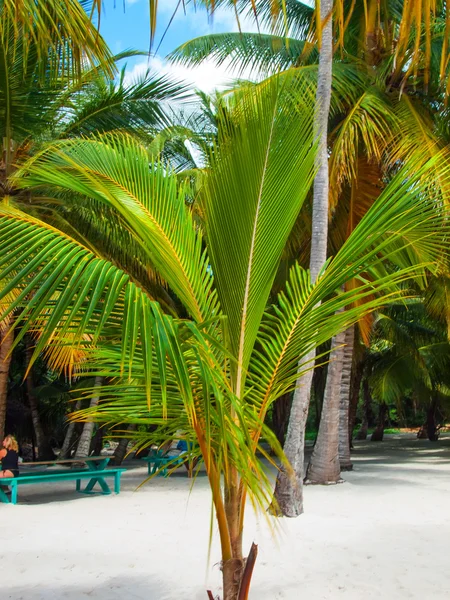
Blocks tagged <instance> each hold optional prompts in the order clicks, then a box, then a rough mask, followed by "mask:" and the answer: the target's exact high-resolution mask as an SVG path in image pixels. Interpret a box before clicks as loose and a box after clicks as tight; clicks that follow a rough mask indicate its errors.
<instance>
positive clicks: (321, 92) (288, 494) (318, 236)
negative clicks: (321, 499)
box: [275, 0, 333, 517]
mask: <svg viewBox="0 0 450 600" xmlns="http://www.w3.org/2000/svg"><path fill="white" fill-rule="evenodd" d="M318 2H319V0H318ZM332 10H333V0H320V12H321V16H322V19H323V23H324V26H323V28H322V43H321V48H320V56H319V70H318V77H317V93H316V113H315V117H314V126H315V132H316V139H317V140H318V151H317V158H316V165H317V174H316V177H315V179H314V195H313V215H312V237H311V258H310V263H309V268H310V272H311V281H313V282H315V280H316V279H317V275H318V273H319V272H320V269H321V268H322V266H323V264H324V263H325V261H326V258H327V240H328V196H329V177H328V151H327V138H328V115H329V112H330V99H331V78H332V67H333V25H332ZM307 359H310V360H311V361H312V360H314V352H311V355H310V356H308V357H307ZM311 381H312V371H310V372H308V373H307V374H305V375H304V376H303V377H302V378H301V379H300V380H299V381H297V387H296V390H295V392H294V397H293V401H292V408H291V416H290V419H289V426H288V431H287V435H286V442H285V445H284V453H285V455H286V457H287V459H288V461H289V462H290V464H291V466H292V468H293V472H294V476H292V475H289V474H287V473H286V472H285V470H280V472H279V474H278V477H277V482H276V486H275V499H276V501H277V503H278V507H279V510H280V511H281V513H282V514H283V515H284V516H287V517H296V516H298V515H300V514H301V513H302V512H303V471H304V445H305V426H306V419H307V417H308V408H309V401H310V398H311Z"/></svg>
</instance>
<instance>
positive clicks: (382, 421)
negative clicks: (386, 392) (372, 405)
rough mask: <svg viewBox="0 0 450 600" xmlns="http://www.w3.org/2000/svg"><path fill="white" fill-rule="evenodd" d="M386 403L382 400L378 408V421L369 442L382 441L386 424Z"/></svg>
mask: <svg viewBox="0 0 450 600" xmlns="http://www.w3.org/2000/svg"><path fill="white" fill-rule="evenodd" d="M386 414H387V405H386V404H385V403H384V402H383V403H382V404H380V406H379V409H378V423H377V426H376V428H375V430H374V432H373V433H372V437H371V438H370V441H371V442H382V441H383V436H384V428H385V426H386Z"/></svg>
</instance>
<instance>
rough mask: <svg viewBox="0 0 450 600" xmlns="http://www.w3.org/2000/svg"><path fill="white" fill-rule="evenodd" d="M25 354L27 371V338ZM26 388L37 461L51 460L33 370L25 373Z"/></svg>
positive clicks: (29, 353) (29, 350) (29, 348)
mask: <svg viewBox="0 0 450 600" xmlns="http://www.w3.org/2000/svg"><path fill="white" fill-rule="evenodd" d="M25 353H26V364H27V369H29V366H30V363H31V357H32V356H33V346H32V341H31V339H30V338H29V337H28V336H26V337H25ZM26 386H27V396H28V404H29V405H30V413H31V420H32V422H33V430H34V435H35V440H36V446H37V459H38V460H52V459H53V458H54V457H55V454H54V452H53V449H52V447H51V445H50V442H49V440H48V438H47V436H46V435H45V432H44V428H43V427H42V423H41V417H40V415H39V404H38V400H37V398H36V396H35V393H34V383H33V368H31V369H29V371H28V373H27V376H26Z"/></svg>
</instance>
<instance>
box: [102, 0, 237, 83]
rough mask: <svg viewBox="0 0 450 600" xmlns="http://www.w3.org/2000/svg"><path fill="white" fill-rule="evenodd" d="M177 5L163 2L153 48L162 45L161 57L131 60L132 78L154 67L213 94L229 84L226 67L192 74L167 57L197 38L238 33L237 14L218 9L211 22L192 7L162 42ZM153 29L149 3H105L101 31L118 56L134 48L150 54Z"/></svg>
mask: <svg viewBox="0 0 450 600" xmlns="http://www.w3.org/2000/svg"><path fill="white" fill-rule="evenodd" d="M114 3H115V8H114ZM177 3H178V0H159V7H158V29H157V34H156V38H155V44H154V48H153V51H155V50H156V49H157V47H158V45H160V47H159V49H158V54H157V56H153V57H152V58H150V60H149V59H148V58H145V57H140V58H133V59H129V60H128V61H127V72H128V74H129V78H130V79H133V78H134V77H136V76H138V75H139V74H141V73H142V72H143V71H145V70H146V69H147V67H148V66H150V68H151V69H152V70H154V71H158V72H162V73H167V74H169V75H172V76H173V77H177V78H182V79H185V80H187V81H191V82H192V84H193V85H195V86H198V87H201V88H202V89H205V90H206V91H211V90H212V89H213V88H214V87H215V86H216V85H220V83H222V82H223V83H226V82H227V79H229V77H230V76H232V74H231V73H229V72H227V70H226V68H225V67H222V68H221V69H217V67H215V66H214V65H212V64H211V63H209V64H205V65H204V66H201V67H199V68H197V69H195V71H192V70H188V69H186V68H183V67H180V66H172V65H169V64H168V63H167V62H166V61H165V57H166V55H167V54H168V53H169V52H170V51H171V50H173V49H175V48H176V47H177V46H179V45H180V44H182V43H183V42H185V41H187V40H190V39H192V38H194V37H198V36H200V35H206V34H208V33H212V32H220V31H231V30H237V24H236V20H235V16H234V14H233V11H229V10H226V11H225V10H218V11H216V12H215V13H214V17H213V19H212V20H211V19H208V15H207V14H206V12H205V11H204V10H203V9H197V11H195V10H194V8H193V6H192V4H191V5H190V6H189V5H188V6H187V9H186V10H187V14H186V15H185V14H184V13H183V10H182V9H181V10H178V12H177V15H176V17H175V18H174V20H173V22H172V24H171V25H170V27H169V30H168V32H167V34H166V36H165V38H164V40H163V41H162V42H161V37H162V35H163V32H164V30H165V29H166V27H167V25H168V23H169V20H170V17H171V16H172V14H173V11H174V8H175V7H176V5H177ZM149 29H150V26H149V3H148V0H125V8H124V5H123V0H115V2H114V1H113V0H109V1H108V2H105V3H104V11H103V13H102V20H101V25H100V31H101V33H102V35H103V37H104V38H105V39H106V41H107V42H108V44H109V46H110V47H111V49H112V51H113V52H114V53H116V52H120V51H122V50H126V49H130V48H134V49H138V50H144V51H148V49H149ZM246 29H248V27H246ZM160 42H161V44H160Z"/></svg>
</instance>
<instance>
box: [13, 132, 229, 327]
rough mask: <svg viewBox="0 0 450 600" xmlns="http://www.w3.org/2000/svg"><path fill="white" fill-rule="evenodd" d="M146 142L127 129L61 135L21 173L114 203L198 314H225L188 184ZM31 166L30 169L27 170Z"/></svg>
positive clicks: (34, 183)
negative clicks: (156, 160) (188, 199)
mask: <svg viewBox="0 0 450 600" xmlns="http://www.w3.org/2000/svg"><path fill="white" fill-rule="evenodd" d="M150 159H151V157H150V156H149V155H148V151H147V149H146V148H144V147H143V146H141V145H140V144H139V143H138V142H137V141H136V140H135V139H132V138H130V137H129V136H125V135H119V134H117V135H114V136H113V135H109V136H103V137H100V138H98V137H97V138H90V139H85V140H73V141H71V140H68V141H62V142H59V143H57V144H55V145H53V146H50V147H49V148H48V149H46V150H44V151H43V152H41V153H40V154H38V155H37V156H36V157H35V158H33V159H32V160H31V161H29V162H28V163H27V164H26V165H25V166H24V168H23V169H22V170H21V171H20V172H19V173H18V175H17V177H16V181H17V184H18V185H21V186H26V187H28V188H32V187H39V186H42V185H46V186H49V185H51V186H54V188H55V189H57V190H66V191H72V192H75V193H77V194H82V195H84V196H85V197H88V198H93V199H95V200H97V201H98V202H99V203H102V204H104V205H106V206H109V207H111V208H112V209H114V210H115V211H116V213H118V214H119V215H120V217H121V219H122V221H123V223H124V224H125V226H126V227H127V228H128V229H129V230H130V231H131V232H132V233H133V236H134V238H135V240H137V241H138V243H139V244H140V245H141V248H142V250H143V251H144V252H145V253H147V255H148V258H149V261H150V263H151V264H152V265H154V266H155V267H156V268H157V269H158V271H159V273H160V275H161V277H162V278H163V279H164V280H165V281H167V282H168V283H169V285H170V286H171V287H172V289H173V290H174V292H175V293H176V294H177V296H178V297H179V298H180V300H181V301H182V302H183V304H184V305H185V306H186V308H187V310H188V311H189V312H190V314H191V315H192V316H193V318H194V319H196V320H197V321H202V320H205V319H208V318H210V317H211V316H212V315H213V314H217V311H218V307H217V300H216V296H215V293H214V291H213V289H212V284H213V280H212V276H211V274H210V272H209V269H208V267H209V264H208V258H207V256H206V254H205V252H204V249H203V245H202V237H201V233H200V232H199V231H196V230H195V228H194V227H193V224H192V215H191V213H190V211H189V209H188V208H187V207H186V205H185V194H186V191H187V190H186V188H185V187H183V186H180V185H179V184H178V182H177V179H176V177H175V176H174V175H173V174H171V173H170V172H167V170H166V168H165V166H164V165H162V164H155V165H153V166H152V167H150V164H149V163H150ZM25 174H26V177H25Z"/></svg>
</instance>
